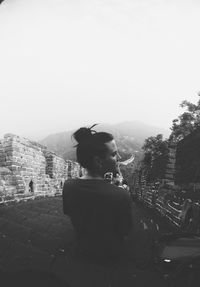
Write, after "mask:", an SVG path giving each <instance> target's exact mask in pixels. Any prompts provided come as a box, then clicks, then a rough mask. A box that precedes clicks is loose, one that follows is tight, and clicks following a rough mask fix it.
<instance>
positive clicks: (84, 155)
mask: <svg viewBox="0 0 200 287" xmlns="http://www.w3.org/2000/svg"><path fill="white" fill-rule="evenodd" d="M92 128H93V126H92V127H91V128H85V127H82V128H80V129H78V130H77V131H76V132H75V133H74V134H73V136H74V138H75V140H76V141H77V145H76V155H77V161H78V162H79V163H80V165H81V166H82V167H83V168H85V174H84V176H83V177H80V178H76V179H70V180H67V181H65V183H64V187H63V210H64V213H65V214H67V215H69V216H70V218H71V222H72V224H73V226H74V229H75V230H76V233H77V242H78V246H79V248H80V250H81V252H82V253H83V254H85V255H89V256H92V257H96V258H102V257H103V258H107V257H111V258H113V257H116V256H118V255H120V253H121V252H122V250H123V245H124V241H125V239H126V237H127V236H128V235H129V232H130V230H131V228H132V216H131V209H132V201H131V198H130V196H129V195H128V193H126V192H124V191H123V190H122V188H119V187H117V186H115V185H114V184H110V181H107V179H104V177H105V174H107V173H112V174H113V176H115V175H116V174H117V172H118V169H119V167H118V161H119V159H120V156H119V154H118V150H117V146H116V143H115V140H114V138H113V136H112V135H111V134H109V133H106V132H96V131H94V130H92ZM105 178H106V177H105Z"/></svg>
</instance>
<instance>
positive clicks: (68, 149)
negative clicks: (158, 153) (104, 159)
mask: <svg viewBox="0 0 200 287" xmlns="http://www.w3.org/2000/svg"><path fill="white" fill-rule="evenodd" d="M94 129H95V130H97V131H106V132H109V133H112V134H113V136H114V138H115V139H116V142H117V145H118V148H119V152H120V153H121V155H122V158H123V159H126V158H127V157H128V156H129V155H131V154H133V153H134V152H135V151H138V152H139V153H141V147H142V145H143V143H144V140H145V139H146V138H147V137H149V136H155V135H157V134H159V133H161V134H163V135H164V136H165V137H167V136H169V134H168V133H169V132H168V131H167V130H165V129H162V128H158V127H154V126H149V125H147V124H144V123H141V122H136V121H133V122H122V123H118V124H106V123H105V124H99V125H97V126H96V127H95V128H94ZM73 132H74V130H72V131H66V132H62V133H57V134H52V135H49V136H47V137H46V138H44V139H43V140H41V141H40V143H41V144H43V145H45V146H47V148H48V149H49V150H52V151H54V152H55V153H56V154H58V155H60V156H62V157H64V158H65V159H71V160H76V156H75V148H73V146H74V145H75V144H76V142H75V141H74V140H72V137H71V136H72V134H73Z"/></svg>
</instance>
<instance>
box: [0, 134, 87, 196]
mask: <svg viewBox="0 0 200 287" xmlns="http://www.w3.org/2000/svg"><path fill="white" fill-rule="evenodd" d="M81 173H82V169H81V167H80V165H79V164H78V163H77V162H72V161H70V160H64V159H63V158H62V157H60V156H58V155H56V154H55V153H54V152H52V151H49V150H48V149H47V147H46V146H43V145H41V144H39V143H37V142H34V141H31V140H29V139H27V138H23V137H20V136H17V135H14V134H5V135H4V138H3V139H1V140H0V202H4V201H7V200H15V199H18V198H24V197H29V196H33V195H37V194H41V195H46V194H47V195H53V194H56V193H61V191H62V187H63V183H64V181H65V180H66V179H68V178H74V177H76V176H79V175H80V174H81Z"/></svg>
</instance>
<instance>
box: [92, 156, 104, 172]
mask: <svg viewBox="0 0 200 287" xmlns="http://www.w3.org/2000/svg"><path fill="white" fill-rule="evenodd" d="M93 162H94V166H95V167H96V169H97V170H101V168H102V165H103V163H102V159H101V158H100V157H99V156H94V159H93Z"/></svg>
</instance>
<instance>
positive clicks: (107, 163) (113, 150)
mask: <svg viewBox="0 0 200 287" xmlns="http://www.w3.org/2000/svg"><path fill="white" fill-rule="evenodd" d="M105 146H106V147H107V153H106V156H105V158H104V159H103V160H102V173H103V174H105V173H106V172H112V173H113V175H114V176H115V175H116V173H117V172H118V170H119V166H118V163H119V159H120V158H121V157H120V155H119V153H118V149H117V145H116V142H115V140H111V141H110V142H107V143H105Z"/></svg>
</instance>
